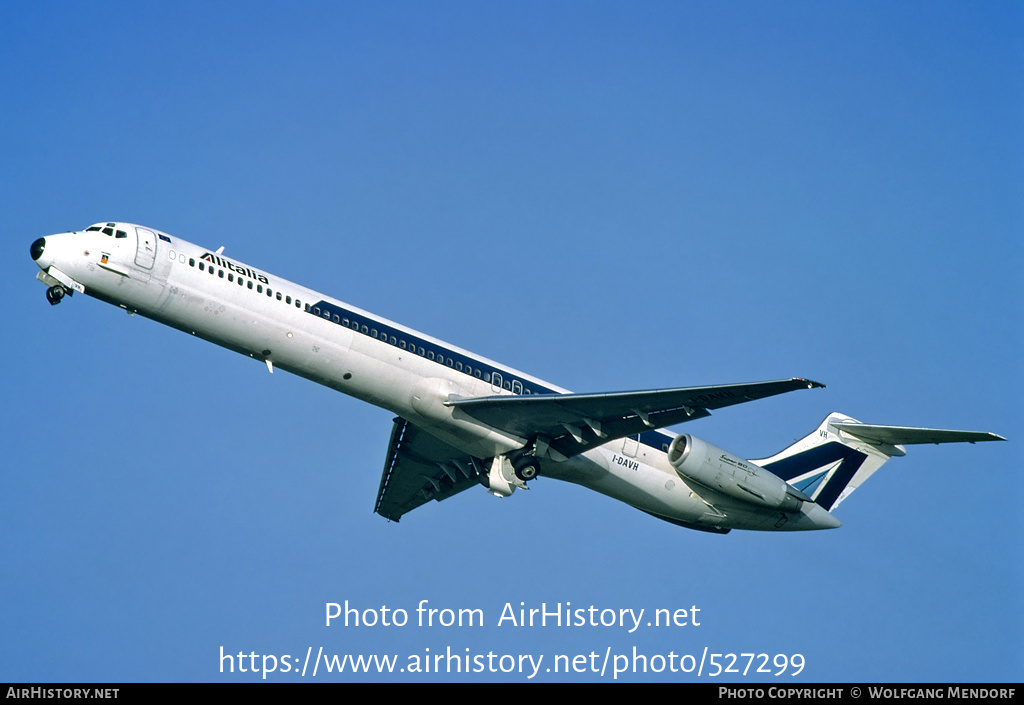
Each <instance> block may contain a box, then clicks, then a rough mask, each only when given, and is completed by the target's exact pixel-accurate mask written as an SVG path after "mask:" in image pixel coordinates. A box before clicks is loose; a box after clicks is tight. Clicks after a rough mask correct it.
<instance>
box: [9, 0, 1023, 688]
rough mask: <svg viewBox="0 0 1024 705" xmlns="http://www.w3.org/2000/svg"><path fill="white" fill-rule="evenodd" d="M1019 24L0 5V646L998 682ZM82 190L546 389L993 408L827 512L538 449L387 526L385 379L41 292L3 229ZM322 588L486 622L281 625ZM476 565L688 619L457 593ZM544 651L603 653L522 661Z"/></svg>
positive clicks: (75, 669) (746, 412)
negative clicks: (718, 523)
mask: <svg viewBox="0 0 1024 705" xmlns="http://www.w3.org/2000/svg"><path fill="white" fill-rule="evenodd" d="M1022 37H1024V10H1022V6H1021V5H1020V4H1019V3H1012V2H989V3H980V4H979V3H968V2H955V3H946V2H904V3H896V4H893V3H888V2H856V3H846V2H835V3H817V2H796V3H792V2H791V3H763V2H731V3H713V2H701V3H692V2H666V3H657V2H650V3H641V4H637V3H625V2H622V3H617V2H590V1H588V2H557V3H533V2H512V3H473V2H454V3H453V2H435V3H407V2H389V3H378V4H371V3H335V2H304V3H265V2H246V3H242V2H238V3H233V2H217V3H207V2H202V3H199V2H173V3H171V2H164V3H155V2H149V3H139V2H89V3H66V2H32V3H28V2H8V3H3V4H2V5H0V67H2V71H0V95H2V98H0V124H2V125H3V132H2V136H0V163H2V164H3V168H2V170H0V179H2V186H0V206H2V212H3V217H4V227H3V240H2V241H3V244H4V248H5V249H4V252H5V256H4V257H3V258H2V259H0V287H2V291H3V302H4V314H5V315H4V322H5V326H4V328H5V335H4V345H3V346H2V347H0V362H2V366H3V369H4V370H5V385H4V392H3V395H2V400H3V401H2V402H0V421H2V425H0V428H2V431H0V433H2V434H3V441H4V442H3V446H4V460H3V463H2V465H3V472H2V474H0V521H2V531H0V564H2V565H3V570H2V571H0V598H2V599H0V634H2V635H3V636H2V639H0V681H30V682H34V681H93V680H95V681H136V680H139V681H231V680H239V681H247V680H256V679H258V676H253V675H252V674H250V673H245V674H239V673H235V674H222V673H221V672H220V669H219V666H220V660H219V654H220V649H221V647H223V648H224V650H225V652H226V653H234V654H237V653H238V652H240V651H241V652H245V653H246V654H248V653H253V652H254V653H257V654H275V655H282V654H289V655H292V656H300V655H301V656H304V655H305V654H306V651H307V649H308V648H310V647H311V648H312V649H313V651H314V652H315V651H316V650H317V649H318V648H319V647H323V648H324V650H325V652H328V653H338V654H343V653H353V654H361V653H362V654H371V653H377V654H390V653H394V654H398V655H400V656H401V657H402V659H403V662H402V665H405V659H406V658H407V657H408V656H409V655H415V654H420V655H422V654H425V653H427V651H426V650H427V649H429V650H430V653H431V654H436V653H438V652H443V651H444V650H445V649H446V648H447V647H451V648H452V650H453V651H454V652H455V653H457V654H460V655H465V654H466V653H470V654H472V655H476V654H487V653H494V654H496V655H499V656H500V655H506V654H521V653H523V654H525V653H532V654H535V655H544V656H545V659H547V660H546V661H545V662H544V663H543V666H544V667H548V666H551V665H552V663H551V661H552V660H553V659H554V657H555V656H556V655H557V654H570V655H574V654H590V653H591V652H596V653H598V654H600V655H601V656H602V658H603V655H604V654H606V653H608V652H609V650H610V652H611V653H612V655H617V654H629V655H630V656H631V655H632V650H633V648H634V647H635V648H636V649H637V652H638V653H640V654H643V655H646V656H648V657H653V656H656V655H662V656H667V655H668V654H669V653H670V652H672V653H675V654H676V655H682V654H696V655H697V656H698V657H699V655H700V654H701V653H703V651H704V649H705V648H707V649H708V650H709V652H712V653H743V652H756V653H769V654H772V655H774V654H777V653H781V654H795V653H799V654H802V655H803V657H804V658H805V660H806V666H805V669H804V671H803V673H802V674H801V675H800V676H798V677H796V678H791V677H789V676H784V677H781V678H775V677H773V676H764V675H761V676H750V677H748V678H746V679H743V678H739V679H738V680H740V681H741V682H745V681H760V682H777V683H780V684H789V683H792V682H808V681H810V682H823V681H851V682H856V681H978V680H980V681H1007V680H1009V681H1020V680H1021V677H1022V676H1024V645H1022V637H1021V635H1022V634H1024V624H1022V622H1024V619H1022V610H1024V608H1022V598H1021V595H1022V594H1024V585H1022V583H1024V574H1022V567H1021V566H1022V565H1024V560H1022V559H1024V555H1022V553H1024V549H1022V543H1021V535H1022V528H1024V520H1022V518H1021V517H1022V513H1021V511H1020V501H1021V498H1022V496H1024V492H1022V490H1024V479H1022V472H1021V460H1022V458H1021V452H1020V448H1021V445H1020V443H1021V441H1022V440H1024V428H1022V423H1021V419H1022V418H1024V415H1022V408H1021V407H1022V405H1021V402H1020V399H1021V393H1022V391H1024V390H1022V384H1021V382H1022V374H1021V369H1022V368H1021V362H1020V350H1021V343H1022V340H1021V324H1022V322H1024V316H1022V313H1024V312H1022V293H1021V292H1022V289H1021V283H1022V277H1021V274H1020V273H1021V271H1022V267H1024V257H1022V254H1024V253H1022V247H1024V246H1022V242H1024V240H1022V231H1024V208H1022V203H1024V198H1022V197H1024V188H1022V186H1024V178H1022V168H1024V167H1022V165H1024V139H1022V137H1024V132H1022V128H1021V125H1022V124H1024V122H1022V119H1024V98H1022V96H1024V85H1022V84H1024V81H1022V79H1024V40H1022ZM106 220H127V221H133V222H138V223H143V224H148V225H151V226H153V227H156V228H159V229H162V230H164V231H167V232H170V233H172V234H175V235H179V236H181V237H183V238H185V239H188V240H191V241H194V242H198V243H201V244H204V245H207V246H209V247H219V246H221V245H224V246H225V247H226V252H227V254H229V255H230V256H232V257H233V258H235V259H237V260H240V261H243V262H246V263H249V264H252V265H254V266H257V267H259V268H260V269H263V270H266V271H270V272H273V273H275V274H277V275H279V276H282V277H285V278H288V279H291V280H293V281H297V282H301V283H303V284H306V285H308V286H311V287H313V288H316V289H318V290H320V291H323V292H326V293H329V294H331V295H333V296H336V297H338V298H340V299H342V300H344V301H348V302H350V303H352V304H354V305H356V306H359V307H362V308H365V309H368V310H370V311H374V312H376V313H378V314H380V315H382V316H386V317H388V318H390V319H392V320H397V321H400V322H402V323H404V324H406V325H409V326H412V327H413V328H416V329H418V330H422V331H424V332H426V333H429V334H431V335H435V336H437V337H440V338H442V339H444V340H448V341H450V342H452V343H454V344H456V345H459V346H461V347H464V348H468V349H470V350H473V351H476V352H479V353H480V354H483V355H486V356H488V357H491V358H494V359H496V360H499V361H502V362H505V363H507V364H510V365H512V366H515V367H517V368H519V369H523V370H526V371H529V372H531V373H533V374H535V375H537V376H539V377H541V378H543V379H547V380H550V381H552V382H554V383H556V384H559V385H562V386H564V387H567V388H569V389H573V390H576V391H581V392H584V391H610V390H624V389H642V388H652V387H665V386H676V385H680V386H682V385H700V384H720V383H729V382H745V381H757V380H765V379H777V378H782V377H790V376H803V377H808V378H812V379H816V380H819V381H821V382H823V383H825V384H826V385H828V386H827V388H826V389H823V390H814V391H807V392H796V393H793V394H790V395H786V396H784V397H779V398H775V399H769V400H764V401H761V402H758V403H755V404H750V405H746V406H744V407H742V408H734V409H727V410H722V411H720V412H717V413H716V414H715V415H714V416H713V417H711V418H709V419H704V420H700V421H697V422H694V423H692V424H689V425H688V426H686V430H687V431H688V432H690V433H694V434H696V435H699V436H701V437H704V438H706V439H707V440H709V441H710V442H712V443H715V444H717V445H719V446H723V447H726V448H728V449H730V450H732V451H734V452H735V453H737V454H739V455H743V456H745V457H763V456H765V455H768V454H770V453H773V452H775V451H777V450H779V449H780V448H782V447H783V446H785V445H788V444H789V443H790V442H791V441H792V440H793V439H795V438H797V437H799V436H802V435H804V434H806V433H808V432H810V431H811V430H812V429H813V428H814V427H815V426H816V425H817V424H818V423H819V422H820V421H821V419H822V418H823V417H824V416H825V415H826V414H828V413H829V412H831V411H843V412H845V413H848V414H850V415H852V416H854V417H856V418H859V419H860V420H862V421H864V422H868V423H883V424H885V423H889V424H908V425H923V426H938V427H950V428H967V429H977V430H990V431H994V432H997V433H1000V434H1002V435H1004V436H1006V437H1007V438H1009V439H1010V442H1008V443H1000V444H980V445H974V446H970V445H964V446H942V447H936V446H924V447H915V448H911V452H910V453H909V454H908V456H907V457H906V458H900V459H895V460H893V461H892V462H891V463H890V464H888V465H886V466H885V468H883V470H882V471H881V472H880V473H879V474H878V475H876V476H875V478H873V479H872V480H871V481H870V482H869V483H867V484H866V485H864V487H863V488H861V489H860V490H859V491H858V492H857V493H856V494H854V495H853V497H852V498H851V499H849V500H848V501H847V502H846V503H845V504H843V506H842V507H840V508H839V509H838V510H837V516H838V518H839V519H840V520H841V521H842V522H843V524H844V525H843V527H842V528H840V529H838V530H835V531H826V532H819V533H808V534H793V535H786V534H783V535H773V534H758V533H746V532H733V533H731V534H729V535H728V536H715V535H707V534H702V533H698V532H692V531H686V530H684V529H679V528H676V527H673V526H671V525H669V524H667V523H663V522H660V521H657V520H655V519H653V518H651V517H648V516H647V515H645V514H642V513H640V512H637V511H635V510H633V509H630V508H629V507H627V506H626V505H623V504H619V503H616V502H614V501H612V500H610V499H607V498H605V497H602V496H599V495H596V494H593V493H590V492H588V491H587V490H584V489H582V488H579V487H576V486H573V485H566V484H561V483H558V482H555V481H551V480H548V481H545V480H543V479H541V480H540V481H538V482H537V483H536V486H535V488H534V489H533V490H532V491H530V492H528V493H526V492H519V493H516V494H515V495H514V496H512V497H511V498H509V499H506V500H497V499H495V498H493V497H491V496H489V495H487V493H486V492H484V491H483V489H481V490H480V491H468V492H465V493H463V494H461V495H459V496H458V497H457V498H455V499H453V500H450V501H448V502H445V503H443V504H431V505H429V506H425V507H424V508H422V509H419V510H417V511H416V512H414V513H412V514H410V515H408V516H407V517H406V518H405V519H404V520H403V521H402V522H401V523H400V524H388V523H386V522H385V521H384V520H382V519H381V518H380V517H378V516H376V515H374V514H373V513H372V508H373V502H374V498H375V496H376V491H377V486H378V482H379V479H380V472H381V468H382V466H383V462H384V454H385V450H386V446H387V441H388V435H389V432H390V428H391V416H390V415H389V414H388V413H387V412H385V411H382V410H379V409H376V408H374V407H371V406H367V405H364V404H361V403H359V402H357V401H355V400H352V399H349V398H346V397H343V396H341V395H338V394H336V393H333V392H331V391H329V390H327V389H325V388H321V387H317V386H316V385H314V384H312V383H310V382H307V381H305V380H302V379H299V378H296V377H292V376H289V375H287V374H275V375H273V376H271V375H269V374H267V371H266V368H265V367H264V366H263V365H262V364H260V363H257V362H254V361H252V360H250V359H247V358H244V357H242V356H239V355H236V354H234V353H230V352H227V351H225V350H222V349H219V348H216V347H214V346H211V345H209V344H206V343H203V342H201V341H198V340H196V339H193V338H190V337H188V336H185V335H182V334H181V333H179V332H176V331H173V330H171V329H168V328H164V327H162V326H160V325H158V324H155V323H153V322H151V321H147V320H145V319H141V318H139V317H135V318H129V317H128V316H126V315H125V314H124V312H122V311H120V310H118V309H116V308H114V307H112V306H108V305H106V304H103V303H100V302H98V301H96V300H93V299H89V298H87V297H80V296H76V297H75V298H74V299H73V300H67V301H65V302H64V303H63V304H61V305H60V306H58V307H53V308H51V307H50V306H49V305H48V304H47V303H46V301H45V299H44V296H43V294H44V288H43V286H42V285H41V284H39V283H38V282H36V281H34V277H35V274H36V271H37V268H36V266H35V264H34V263H33V262H32V261H31V259H30V258H29V253H28V249H29V245H30V243H31V242H32V241H33V240H35V239H36V238H37V237H40V236H43V235H46V234H49V233H53V232H61V231H66V230H72V229H80V228H82V227H84V226H87V225H89V224H91V223H94V222H97V221H106ZM345 600H348V601H349V602H350V603H352V604H354V605H357V606H359V607H360V608H361V609H365V608H379V607H380V606H382V605H386V606H388V608H390V609H399V608H400V609H405V610H407V611H409V613H410V615H411V621H414V619H415V612H414V610H415V608H416V606H417V604H418V603H419V601H420V600H429V604H430V605H431V606H433V607H435V608H452V609H458V608H475V609H479V610H481V611H482V613H483V614H484V615H485V618H486V624H485V625H484V626H482V627H474V628H461V629H460V628H448V629H445V628H440V627H434V628H419V627H416V626H413V625H412V624H410V625H409V626H406V627H402V628H397V627H396V628H383V627H373V628H365V627H364V628H359V629H355V628H348V629H346V628H344V627H341V626H333V627H330V628H328V627H325V626H324V610H325V603H327V602H342V603H343V602H344V601H345ZM520 602H525V603H526V605H527V606H528V607H540V605H541V603H547V605H549V606H553V605H554V604H556V603H562V604H563V605H564V603H566V602H569V603H571V604H572V606H574V607H589V606H591V605H593V606H595V607H597V608H599V609H614V610H619V609H630V608H631V609H634V610H639V609H641V608H643V609H645V610H646V611H647V612H646V613H647V614H648V615H649V614H650V613H651V611H653V610H655V609H659V608H670V609H677V608H690V607H691V606H693V605H696V606H697V607H699V608H700V610H701V612H700V615H701V625H700V626H699V627H696V626H690V627H685V628H684V627H675V628H660V629H654V628H647V627H642V628H641V629H639V630H637V632H635V633H633V634H629V633H627V632H626V631H625V630H623V629H620V628H611V627H593V628H590V627H579V628H570V629H566V628H563V629H557V628H552V627H547V628H539V627H534V628H514V627H511V626H509V625H503V626H500V627H499V626H498V625H497V621H498V617H499V616H500V613H501V610H502V608H503V606H504V605H505V603H511V604H512V605H513V606H518V605H519V603H520ZM467 650H468V651H467ZM334 678H337V676H327V675H323V674H321V675H318V676H317V680H331V679H334ZM362 678H365V676H363V677H362ZM403 678H414V679H416V680H429V681H433V680H441V679H449V680H453V681H479V680H487V679H500V680H512V681H517V680H525V679H526V678H525V676H524V675H519V674H500V673H499V674H486V673H485V674H470V675H468V676H467V675H466V674H451V675H448V674H441V675H435V674H430V675H418V676H410V675H409V674H396V675H393V676H388V677H381V680H402V679H403ZM563 679H569V680H610V675H606V676H605V677H604V678H601V677H599V676H595V675H594V674H592V673H584V674H571V675H568V676H567V675H564V674H557V675H556V674H554V673H548V672H542V673H541V674H539V675H538V677H537V678H536V680H541V681H551V680H563ZM624 679H631V680H654V681H687V680H694V679H695V676H693V675H687V674H680V673H676V674H672V673H669V672H667V671H666V672H663V673H660V674H659V673H650V672H649V673H647V674H637V675H630V676H627V677H624ZM268 680H274V681H286V682H290V681H299V680H303V679H302V678H300V677H298V676H296V675H295V674H294V673H289V674H271V675H270V677H269V678H268ZM305 680H310V678H309V677H308V676H307V678H306V679H305ZM702 680H705V681H711V680H712V679H709V678H708V677H707V676H703V677H702Z"/></svg>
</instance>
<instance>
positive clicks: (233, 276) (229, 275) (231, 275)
mask: <svg viewBox="0 0 1024 705" xmlns="http://www.w3.org/2000/svg"><path fill="white" fill-rule="evenodd" d="M234 280H235V275H234V274H232V273H231V272H228V281H229V282H233V281H234Z"/></svg>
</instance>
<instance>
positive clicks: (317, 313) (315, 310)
mask: <svg viewBox="0 0 1024 705" xmlns="http://www.w3.org/2000/svg"><path fill="white" fill-rule="evenodd" d="M313 315H314V316H319V315H320V307H319V306H314V307H313Z"/></svg>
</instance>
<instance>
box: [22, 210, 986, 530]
mask: <svg viewBox="0 0 1024 705" xmlns="http://www.w3.org/2000/svg"><path fill="white" fill-rule="evenodd" d="M223 250H224V248H223V247H221V248H220V249H218V250H214V251H211V250H207V249H204V248H202V247H200V246H198V245H193V244H192V243H190V242H186V241H184V240H182V239H180V238H177V237H174V236H172V235H169V234H167V233H163V232H161V231H159V230H155V229H153V228H145V227H141V226H138V225H132V224H130V223H99V224H97V225H93V226H91V227H88V228H86V229H85V230H83V231H80V232H69V233H62V234H58V235H47V236H46V237H45V238H39V239H38V240H36V241H35V242H34V243H32V246H31V254H32V259H33V260H34V261H35V262H36V264H37V265H38V266H39V268H40V270H41V271H40V272H38V274H37V278H38V279H40V280H41V281H42V282H43V283H45V284H46V285H47V287H48V288H47V290H46V298H47V299H48V300H49V302H50V303H51V304H57V303H60V302H61V301H62V300H63V299H64V298H65V297H70V296H72V295H73V294H74V293H75V292H78V293H80V294H87V295H89V296H93V297H95V298H97V299H100V300H101V301H106V302H107V303H110V304H114V305H115V306H120V307H121V308H123V309H125V310H126V311H128V313H130V314H136V313H137V314H139V315H142V316H145V317H147V318H151V319H153V320H155V321H159V322H160V323H164V324H166V325H168V326H172V327H174V328H177V329H178V330H182V331H185V332H186V333H191V334H192V335H195V336H198V337H200V338H203V339H204V340H208V341H210V342H211V343H216V344H217V345H221V346H223V347H225V348H228V349H230V350H234V351H236V352H239V353H242V354H243V355H247V356H249V357H251V358H254V359H256V360H260V361H261V362H264V363H265V364H266V366H267V368H268V369H269V370H270V371H271V372H273V371H274V369H275V368H277V369H282V370H286V371H288V372H291V373H293V374H296V375H299V376H300V377H305V378H307V379H310V380H313V381H314V382H318V383H319V384H323V385H326V386H328V387H331V388H332V389H336V390H338V391H339V392H343V393H345V394H349V395H351V396H354V397H356V398H358V399H362V400H364V401H367V402H369V403H371V404H374V405H376V406H380V407H383V408H385V409H387V410H389V411H390V412H392V413H394V414H395V415H396V416H397V418H396V419H395V420H394V427H393V429H392V432H391V442H390V445H389V446H388V450H387V456H386V459H385V462H384V471H383V475H382V477H381V481H380V489H379V491H378V493H377V501H376V505H375V507H374V511H376V512H377V513H378V514H380V515H381V516H383V517H385V518H387V519H390V520H393V521H398V520H399V519H400V518H401V517H402V516H404V515H405V514H406V513H407V512H410V511H412V510H413V509H415V508H417V507H419V506H420V505H422V504H425V503H426V502H427V501H428V500H437V501H441V500H443V499H447V498H448V497H451V496H452V495H454V494H456V493H458V492H461V491H462V490H464V489H467V488H469V487H472V486H476V485H482V486H483V487H485V488H487V490H489V491H490V492H491V493H492V494H494V495H497V496H501V497H507V496H509V495H511V494H512V493H513V492H514V491H515V490H516V489H517V488H526V487H527V485H528V483H529V482H530V481H531V480H533V479H534V478H535V477H537V476H538V475H544V476H546V477H552V478H556V479H559V480H565V481H568V482H573V483H576V484H579V485H583V486H584V487H588V488H590V489H592V490H594V491H596V492H600V493H602V494H605V495H607V496H609V497H612V498H614V499H617V500H620V501H622V502H625V503H626V504H629V505H631V506H633V507H636V508H637V509H640V510H642V511H644V512H647V513H648V514H651V515H653V516H655V517H658V518H659V519H664V520H665V521H668V522H671V523H673V524H677V525H679V526H684V527H687V528H691V529H699V530H703V531H711V532H717V533H726V532H728V531H729V530H731V529H751V530H763V531H800V530H808V529H831V528H834V527H837V526H839V521H837V520H836V519H835V517H834V516H833V514H832V510H834V509H835V508H836V507H837V506H838V505H839V503H840V502H842V501H843V500H844V499H845V498H846V497H847V496H849V494H850V493H851V492H853V490H855V489H856V488H857V487H858V486H859V485H860V484H861V483H863V482H864V481H865V480H867V479H868V478H869V477H870V476H871V474H872V473H874V472H875V471H876V470H877V469H878V468H879V467H881V465H882V463H884V462H885V461H886V460H888V459H889V458H890V457H893V456H902V455H904V453H905V450H904V448H903V446H904V445H906V444H912V443H947V442H959V441H964V442H969V443H973V442H975V441H990V440H1004V439H1003V438H1002V437H1000V436H997V435H995V434H992V433H982V432H973V431H947V430H938V429H928V428H914V427H906V426H875V425H868V424H862V423H860V422H858V421H856V420H854V419H852V418H850V417H848V416H845V415H842V414H830V415H829V416H828V417H827V418H826V419H825V420H824V421H823V422H822V423H821V425H820V426H818V428H817V429H815V430H814V432H813V433H811V434H810V435H808V436H807V437H806V438H804V439H802V440H800V441H797V442H796V443H795V444H793V445H792V446H790V447H789V448H787V449H785V450H783V451H782V452H780V453H778V454H776V455H773V456H771V457H768V458H763V459H759V460H744V459H742V458H739V457H736V456H735V455H733V454H731V453H729V452H727V451H725V450H722V449H721V448H716V447H715V446H713V445H711V444H710V443H707V442H705V441H703V440H701V439H699V438H697V437H696V436H692V435H690V434H688V433H680V434H673V433H669V432H666V431H664V430H661V429H664V428H665V427H668V426H673V425H676V424H681V423H683V422H685V421H692V420H694V419H699V418H701V417H704V416H708V415H709V414H710V412H711V410H713V409H720V408H722V407H726V406H731V405H733V404H739V403H743V402H747V401H752V400H755V399H761V398H764V397H769V396H773V395H775V394H781V393H783V392H789V391H792V390H796V389H805V388H814V387H821V386H823V385H821V384H818V383H817V382H813V381H810V380H806V379H785V380H779V381H774V382H755V383H751V384H727V385H719V386H711V387H687V388H675V389H657V390H650V391H639V392H615V393H602V394H574V393H571V392H569V391H568V390H566V389H562V388H560V387H556V386H555V385H553V384H550V383H548V382H544V381H542V380H539V379H537V378H535V377H532V376H530V375H528V374H525V373H523V372H519V371H517V370H515V369H512V368H510V367H506V366H505V365H501V364H498V363H497V362H494V361H492V360H488V359H487V358H484V357H481V356H479V355H475V354H473V353H470V352H467V351H466V350H463V349H461V348H457V347H455V346H453V345H449V344H448V343H445V342H442V341H440V340H437V339H435V338H431V337H430V336H427V335H424V334H422V333H417V332H416V331H414V330H411V329H409V328H406V327H404V326H401V325H399V324H397V323H393V322H391V321H388V320H385V319H383V318H381V317H379V316H375V315H373V314H370V313H367V312H366V311H363V310H361V309H358V308H355V307H354V306H351V305H349V304H346V303H342V302H341V301H338V300H337V299H333V298H331V297H329V296H325V295H324V294H320V293H318V292H315V291H312V290H310V289H307V288H305V287H303V286H299V285H298V284H293V283H292V282H289V281H285V280H283V279H279V278H277V277H274V276H272V275H270V274H268V273H267V272H265V271H263V270H261V269H256V268H255V267H252V266H250V265H247V264H242V263H241V262H237V261H235V260H233V259H228V258H227V257H225V256H224V254H223Z"/></svg>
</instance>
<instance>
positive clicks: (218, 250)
mask: <svg viewBox="0 0 1024 705" xmlns="http://www.w3.org/2000/svg"><path fill="white" fill-rule="evenodd" d="M217 254H218V255H222V254H224V245H221V246H220V247H218V248H217Z"/></svg>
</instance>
